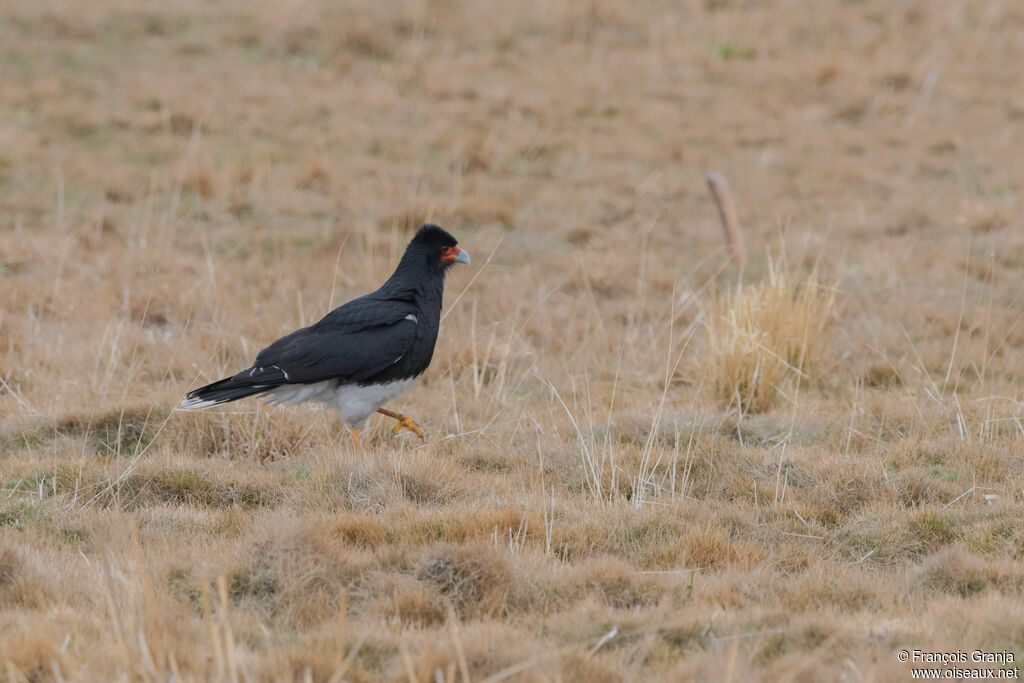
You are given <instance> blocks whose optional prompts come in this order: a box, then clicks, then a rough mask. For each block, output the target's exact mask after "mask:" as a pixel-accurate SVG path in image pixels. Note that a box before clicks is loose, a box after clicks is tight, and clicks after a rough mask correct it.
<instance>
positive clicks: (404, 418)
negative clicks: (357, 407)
mask: <svg viewBox="0 0 1024 683" xmlns="http://www.w3.org/2000/svg"><path fill="white" fill-rule="evenodd" d="M377 412H378V413H380V414H381V415H387V416H388V417H393V418H394V419H396V420H398V424H396V425H395V427H394V429H392V430H391V436H392V437H395V436H398V433H399V432H400V431H402V428H403V427H404V428H405V429H408V430H409V431H410V432H413V433H414V434H416V436H418V437H420V440H421V441H426V437H425V436H423V430H422V429H420V426H419V425H418V424H416V423H415V422H413V420H412V418H411V417H409V416H408V415H403V414H402V413H396V412H395V411H393V410H387V409H386V408H377Z"/></svg>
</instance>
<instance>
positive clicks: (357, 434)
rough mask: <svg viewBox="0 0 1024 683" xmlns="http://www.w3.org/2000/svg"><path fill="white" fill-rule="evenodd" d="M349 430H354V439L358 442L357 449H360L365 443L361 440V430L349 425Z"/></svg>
mask: <svg viewBox="0 0 1024 683" xmlns="http://www.w3.org/2000/svg"><path fill="white" fill-rule="evenodd" d="M348 431H350V432H352V441H353V442H355V444H356V449H357V450H358V449H360V448H362V447H363V445H362V444H361V443H360V442H359V430H358V429H356V428H355V427H349V428H348Z"/></svg>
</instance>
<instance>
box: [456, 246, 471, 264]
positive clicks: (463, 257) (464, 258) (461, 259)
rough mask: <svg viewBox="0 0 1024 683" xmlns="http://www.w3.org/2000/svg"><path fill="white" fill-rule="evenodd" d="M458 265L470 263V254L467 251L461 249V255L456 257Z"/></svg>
mask: <svg viewBox="0 0 1024 683" xmlns="http://www.w3.org/2000/svg"><path fill="white" fill-rule="evenodd" d="M455 262H456V263H469V252H468V251H466V250H465V249H459V255H458V256H456V257H455Z"/></svg>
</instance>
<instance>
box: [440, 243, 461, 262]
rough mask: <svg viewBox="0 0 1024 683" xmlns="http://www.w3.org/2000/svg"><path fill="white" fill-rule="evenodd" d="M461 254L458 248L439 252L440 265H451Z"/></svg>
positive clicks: (449, 248)
mask: <svg viewBox="0 0 1024 683" xmlns="http://www.w3.org/2000/svg"><path fill="white" fill-rule="evenodd" d="M461 253H462V250H461V249H459V248H458V247H448V248H447V249H445V250H444V251H442V252H441V263H453V262H454V261H455V259H457V258H459V254H461Z"/></svg>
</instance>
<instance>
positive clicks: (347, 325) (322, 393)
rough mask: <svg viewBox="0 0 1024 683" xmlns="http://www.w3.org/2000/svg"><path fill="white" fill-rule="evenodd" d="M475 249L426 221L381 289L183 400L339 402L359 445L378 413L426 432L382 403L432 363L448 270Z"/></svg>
mask: <svg viewBox="0 0 1024 683" xmlns="http://www.w3.org/2000/svg"><path fill="white" fill-rule="evenodd" d="M469 262H470V260H469V254H468V253H467V252H466V251H465V250H463V249H461V248H460V247H459V246H458V242H457V241H456V239H455V238H454V237H452V235H451V234H449V233H448V232H447V231H445V230H443V229H442V228H440V227H438V226H437V225H432V224H426V225H424V226H423V227H421V228H420V229H419V230H418V231H417V232H416V235H415V236H414V237H413V238H412V241H411V242H409V246H408V247H406V249H405V253H404V254H403V255H402V258H401V260H400V261H399V263H398V266H397V267H396V268H395V272H394V273H393V274H392V275H391V277H390V278H388V280H387V281H386V282H385V283H384V284H383V285H381V286H380V288H379V289H378V290H377V291H375V292H371V293H370V294H366V295H364V296H361V297H359V298H357V299H353V300H352V301H349V302H348V303H345V304H342V305H341V306H339V307H338V308H335V309H334V310H333V311H331V312H330V313H328V314H327V315H325V316H324V317H323V318H322V319H321V320H320V321H319V322H317V323H315V324H313V325H310V326H308V327H303V328H301V329H298V330H296V331H294V332H292V333H291V334H288V335H285V336H284V337H281V338H280V339H278V340H277V341H275V342H274V343H273V344H271V345H270V346H268V347H267V348H265V349H263V350H262V351H260V352H259V354H257V356H256V360H255V361H254V362H253V364H252V365H251V366H250V367H248V368H246V369H245V370H242V371H241V372H239V373H237V374H235V375H233V376H231V377H226V378H224V379H222V380H219V381H217V382H213V383H212V384H207V385H206V386H204V387H200V388H198V389H195V390H194V391H190V392H189V393H187V394H186V395H185V398H184V399H182V401H181V404H180V406H179V408H180V409H183V410H203V409H206V408H210V407H213V406H218V405H222V404H224V403H228V402H231V401H237V400H238V399H241V398H246V397H248V396H266V397H268V399H269V402H270V403H272V404H294V403H303V402H305V401H315V402H319V403H323V404H325V405H326V406H327V407H334V408H335V409H336V410H337V411H338V414H339V415H340V417H341V422H342V424H344V425H345V426H347V427H348V429H349V430H350V431H351V433H352V438H353V441H354V443H355V446H356V448H359V447H360V439H359V430H360V429H362V428H363V425H364V424H366V421H367V420H368V419H369V417H370V416H371V415H373V414H374V413H375V412H377V413H381V414H382V415H386V416H388V417H392V418H394V419H396V420H398V424H396V425H395V426H394V428H393V429H392V435H393V436H396V435H398V434H399V432H401V430H402V429H403V428H405V429H408V430H410V431H412V432H413V433H415V434H416V435H417V436H419V437H420V439H421V440H422V439H424V435H423V430H422V429H421V428H420V427H419V425H417V424H416V422H415V421H414V420H413V419H412V418H411V417H409V416H408V415H404V414H402V413H399V412H394V411H391V410H387V409H385V408H383V405H384V404H385V403H387V402H388V401H390V400H392V399H394V398H397V397H398V396H399V395H400V394H402V393H403V392H404V391H406V390H407V389H408V388H409V387H410V386H411V385H412V384H413V382H415V381H416V379H417V378H418V377H419V376H420V375H422V374H423V372H424V371H425V370H426V369H427V367H428V366H429V365H430V360H431V358H432V357H433V355H434V345H435V343H436V342H437V333H438V329H439V328H440V325H441V303H442V297H443V294H444V280H445V274H446V273H447V272H448V270H449V269H450V268H451V267H452V266H454V265H455V264H456V263H466V264H468V263H469Z"/></svg>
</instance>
